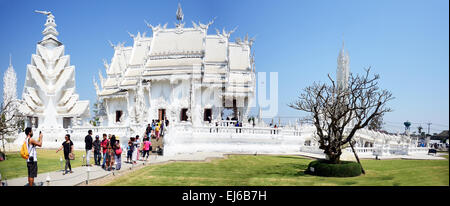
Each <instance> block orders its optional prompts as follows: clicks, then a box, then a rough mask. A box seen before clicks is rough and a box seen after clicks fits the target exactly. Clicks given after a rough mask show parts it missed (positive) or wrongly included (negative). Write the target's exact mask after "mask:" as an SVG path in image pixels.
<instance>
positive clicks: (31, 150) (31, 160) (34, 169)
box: [25, 127, 43, 186]
mask: <svg viewBox="0 0 450 206" xmlns="http://www.w3.org/2000/svg"><path fill="white" fill-rule="evenodd" d="M25 135H27V137H26V139H25V141H27V147H28V154H29V156H28V159H27V169H28V186H35V184H34V178H35V177H37V173H38V165H37V153H36V146H39V147H42V137H43V135H42V133H41V132H39V139H38V141H36V140H34V139H32V137H33V130H31V127H27V128H26V129H25Z"/></svg>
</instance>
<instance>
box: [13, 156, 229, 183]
mask: <svg viewBox="0 0 450 206" xmlns="http://www.w3.org/2000/svg"><path fill="white" fill-rule="evenodd" d="M223 157H224V154H222V153H195V154H183V155H177V156H172V157H166V156H158V155H151V156H150V157H149V159H148V160H147V161H142V160H141V161H137V162H136V164H135V165H133V164H129V163H125V161H124V160H126V156H122V167H121V169H120V170H116V171H114V170H113V171H106V170H104V169H102V168H101V167H100V166H95V165H93V166H92V167H85V166H83V167H76V168H72V171H73V173H68V174H65V175H63V172H62V171H54V172H46V173H39V172H38V176H37V177H36V178H35V179H34V182H35V184H37V185H39V184H43V185H44V186H46V185H47V182H46V180H47V178H48V177H50V186H74V185H79V184H82V183H86V180H87V177H88V168H89V170H90V171H89V180H94V179H98V178H102V177H106V176H109V175H114V174H116V173H119V172H122V171H124V170H130V169H134V168H135V167H138V166H141V165H151V164H158V163H164V162H170V161H205V160H206V159H208V158H223ZM91 160H93V158H91ZM38 168H39V164H38ZM7 181H8V182H7V183H8V186H24V185H26V184H28V178H27V177H19V178H15V179H11V180H7Z"/></svg>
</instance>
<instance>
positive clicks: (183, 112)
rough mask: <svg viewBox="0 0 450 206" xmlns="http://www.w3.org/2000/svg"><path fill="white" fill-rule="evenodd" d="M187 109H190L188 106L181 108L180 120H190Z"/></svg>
mask: <svg viewBox="0 0 450 206" xmlns="http://www.w3.org/2000/svg"><path fill="white" fill-rule="evenodd" d="M187 111H188V109H187V108H183V109H181V114H180V121H187V120H188V116H187Z"/></svg>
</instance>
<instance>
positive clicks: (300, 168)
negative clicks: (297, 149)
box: [263, 163, 309, 177]
mask: <svg viewBox="0 0 450 206" xmlns="http://www.w3.org/2000/svg"><path fill="white" fill-rule="evenodd" d="M307 167H308V165H306V164H302V163H284V164H280V165H276V166H274V167H273V168H271V169H270V170H269V171H265V172H263V174H265V175H276V176H283V177H299V176H306V175H309V174H306V173H305V170H306V168H307Z"/></svg>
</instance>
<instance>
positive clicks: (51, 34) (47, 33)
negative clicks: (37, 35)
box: [34, 10, 59, 40]
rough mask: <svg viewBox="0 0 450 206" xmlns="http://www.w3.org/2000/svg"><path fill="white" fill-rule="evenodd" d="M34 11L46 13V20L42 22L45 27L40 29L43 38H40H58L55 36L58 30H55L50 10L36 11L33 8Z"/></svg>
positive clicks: (53, 18) (53, 17)
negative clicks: (42, 29)
mask: <svg viewBox="0 0 450 206" xmlns="http://www.w3.org/2000/svg"><path fill="white" fill-rule="evenodd" d="M34 12H36V13H40V14H44V15H47V20H46V22H45V24H44V26H45V29H44V31H42V34H43V35H44V38H43V39H42V40H46V39H49V38H53V39H54V40H58V39H57V38H56V36H58V35H59V33H58V31H56V28H55V27H56V24H55V16H53V14H52V12H49V11H38V10H35V11H34Z"/></svg>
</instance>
